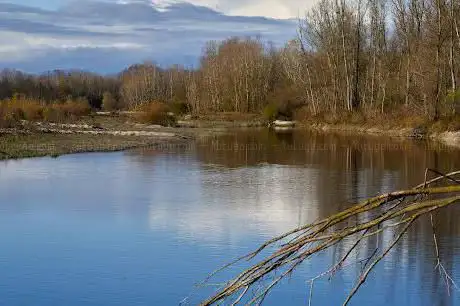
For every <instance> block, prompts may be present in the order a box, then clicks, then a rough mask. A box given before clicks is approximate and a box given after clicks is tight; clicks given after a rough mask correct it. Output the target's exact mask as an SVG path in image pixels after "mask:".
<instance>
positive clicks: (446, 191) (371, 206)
mask: <svg viewBox="0 0 460 306" xmlns="http://www.w3.org/2000/svg"><path fill="white" fill-rule="evenodd" d="M429 172H434V173H435V174H436V175H437V177H435V178H433V179H431V180H427V176H428V173H429ZM446 182H448V184H446ZM459 203H460V171H457V172H453V173H449V174H445V175H444V174H442V173H440V172H438V171H435V170H429V169H428V170H427V172H426V175H425V182H424V183H423V184H421V185H419V186H416V187H414V188H413V189H410V190H402V191H397V192H392V193H388V194H383V195H380V196H377V197H374V198H371V199H368V200H366V201H363V202H361V203H359V204H357V205H355V206H352V207H351V208H348V209H346V210H344V211H341V212H339V213H337V214H335V215H332V216H330V217H328V218H326V219H323V220H319V221H317V222H314V223H312V224H308V225H305V226H301V227H298V228H296V229H294V230H292V231H290V232H288V233H285V234H283V235H281V236H279V237H276V238H273V239H271V240H269V241H267V242H266V243H264V244H263V245H262V246H260V247H259V248H258V249H257V250H255V251H254V252H252V253H250V254H248V255H245V256H243V257H241V258H239V259H237V260H236V261H234V262H232V263H230V264H228V265H226V266H224V267H222V268H221V269H219V270H217V271H215V272H214V273H212V274H211V275H210V276H209V277H208V279H206V281H205V283H206V282H209V281H210V279H211V278H213V277H214V276H215V275H216V274H217V273H219V272H221V271H222V270H224V269H227V268H229V267H230V266H232V265H234V264H236V263H237V262H239V261H242V260H254V259H255V257H256V256H258V255H260V254H261V252H262V251H270V253H269V255H268V256H267V257H265V258H263V259H262V260H260V261H259V262H258V263H256V264H255V265H253V266H252V267H250V268H248V269H247V270H245V271H242V272H241V273H240V274H239V275H237V276H236V277H235V278H234V279H232V280H230V281H229V282H228V283H226V284H225V285H224V286H223V287H222V288H221V289H220V290H219V291H217V292H216V294H215V295H214V296H212V297H210V298H209V299H207V300H206V301H204V302H203V303H202V304H201V305H214V304H220V303H223V302H225V303H226V304H227V303H229V304H231V305H237V304H247V305H253V304H257V305H259V304H261V303H262V302H263V301H264V299H265V297H266V296H267V294H269V292H270V291H271V290H272V289H273V287H275V286H276V285H277V284H279V282H280V281H281V280H283V279H284V278H285V277H287V276H289V275H291V274H292V273H293V272H294V271H295V269H296V268H298V267H299V266H300V265H301V264H302V263H303V262H304V261H306V260H308V259H309V258H310V257H311V256H312V255H314V254H318V253H321V252H323V251H325V250H326V249H329V248H331V247H334V246H337V245H339V244H340V243H342V242H343V241H344V240H345V239H354V241H355V242H354V243H353V244H352V246H351V247H349V249H348V252H346V254H345V255H344V256H343V257H342V258H341V259H340V260H339V261H338V262H336V263H335V264H334V265H333V266H332V267H331V268H330V269H329V270H327V271H324V273H322V274H320V275H318V276H316V277H314V278H312V279H311V280H310V299H309V304H311V296H312V293H313V285H314V281H315V280H318V279H320V278H323V277H332V276H333V275H334V274H335V273H336V272H337V271H339V270H341V269H343V268H344V265H345V262H346V261H347V259H348V257H349V256H350V255H351V254H352V253H353V251H355V250H358V249H359V245H360V243H361V242H363V241H364V240H366V239H370V238H372V237H376V236H378V235H380V234H382V233H383V232H385V231H387V230H391V231H395V230H396V234H395V236H394V239H393V241H391V242H389V243H388V244H387V245H385V246H383V247H382V246H381V247H380V248H379V249H376V250H375V252H374V254H373V255H372V256H371V257H370V258H367V259H366V260H365V261H363V262H364V269H363V272H362V274H361V275H360V277H359V278H358V279H357V281H356V284H355V286H354V287H353V289H352V290H351V291H350V293H349V294H348V296H347V298H346V299H345V301H344V302H343V305H348V304H349V302H350V300H351V299H352V298H353V296H354V295H355V294H356V293H357V291H358V290H359V288H360V287H361V285H362V284H363V283H364V282H365V281H366V278H367V277H368V275H369V273H370V272H371V271H372V270H373V269H374V267H375V266H376V265H377V264H378V263H379V262H380V261H382V260H383V259H384V257H385V256H386V255H387V254H388V253H389V252H390V251H391V250H392V249H393V248H394V247H395V246H396V245H397V243H398V242H399V241H400V240H401V238H402V237H403V236H404V234H405V233H406V232H407V230H408V229H409V228H410V227H411V225H413V224H414V222H415V221H416V220H417V219H419V218H420V217H421V216H429V217H430V220H431V223H432V227H433V240H434V247H435V250H436V254H437V263H438V265H437V267H436V268H437V269H438V271H439V272H440V274H441V276H442V278H443V279H444V280H445V282H446V283H447V285H448V287H449V288H450V287H456V284H455V282H454V280H453V279H452V278H451V277H450V276H449V274H448V273H447V271H446V269H444V266H443V265H442V263H441V259H440V258H439V250H438V243H437V238H436V233H435V228H434V225H433V224H434V223H433V215H432V213H433V212H435V211H437V210H439V209H442V208H445V207H448V206H450V205H453V204H459Z"/></svg>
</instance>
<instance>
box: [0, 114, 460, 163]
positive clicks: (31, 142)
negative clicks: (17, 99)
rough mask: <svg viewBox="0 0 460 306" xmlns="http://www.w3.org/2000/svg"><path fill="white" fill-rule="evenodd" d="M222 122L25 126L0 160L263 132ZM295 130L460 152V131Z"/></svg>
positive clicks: (4, 143) (7, 135) (321, 126)
mask: <svg viewBox="0 0 460 306" xmlns="http://www.w3.org/2000/svg"><path fill="white" fill-rule="evenodd" d="M218 119H219V118H218V117H206V118H195V119H193V120H190V119H189V120H183V121H180V120H179V121H178V125H177V126H176V127H162V126H158V125H147V124H139V123H135V122H131V121H129V120H127V119H126V117H123V116H89V117H86V118H82V119H81V120H79V121H77V122H73V123H67V124H57V123H46V122H22V125H21V126H19V127H16V128H13V129H3V130H0V160H2V159H18V158H27V157H40V156H60V155H63V154H72V153H82V152H111V151H122V150H128V149H135V148H143V147H152V146H156V145H180V144H184V143H187V142H189V141H193V140H194V139H196V138H198V137H206V136H209V135H215V134H219V133H227V132H228V131H232V130H236V129H240V128H260V127H266V126H267V125H266V124H265V123H264V122H263V120H262V119H260V118H257V117H253V118H247V117H245V118H240V120H238V119H234V118H232V120H228V118H221V119H227V120H218ZM295 129H309V130H315V131H320V132H324V133H339V134H340V133H342V134H361V135H381V136H390V137H402V138H418V139H428V140H430V141H436V142H440V143H442V144H443V145H448V146H452V147H459V148H460V131H456V132H454V131H452V132H446V131H440V132H437V131H433V130H430V129H420V128H409V127H399V128H396V127H393V128H390V127H382V126H380V127H379V126H369V125H358V124H355V125H353V124H327V123H320V122H306V121H303V122H297V124H296V126H295Z"/></svg>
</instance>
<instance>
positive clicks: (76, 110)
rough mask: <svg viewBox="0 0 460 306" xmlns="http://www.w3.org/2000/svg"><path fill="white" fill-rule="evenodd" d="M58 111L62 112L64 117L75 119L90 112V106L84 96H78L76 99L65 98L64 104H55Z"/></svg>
mask: <svg viewBox="0 0 460 306" xmlns="http://www.w3.org/2000/svg"><path fill="white" fill-rule="evenodd" d="M56 107H57V109H58V111H60V112H63V113H64V117H65V118H71V119H75V118H78V117H82V116H86V115H89V114H90V113H91V106H90V105H89V102H88V100H87V99H85V98H78V99H77V100H67V102H65V103H64V104H61V105H59V104H57V105H56Z"/></svg>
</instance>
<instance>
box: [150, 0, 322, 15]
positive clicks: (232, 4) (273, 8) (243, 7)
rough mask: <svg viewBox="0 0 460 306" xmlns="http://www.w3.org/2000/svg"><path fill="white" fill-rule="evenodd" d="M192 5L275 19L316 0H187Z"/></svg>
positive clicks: (163, 3)
mask: <svg viewBox="0 0 460 306" xmlns="http://www.w3.org/2000/svg"><path fill="white" fill-rule="evenodd" d="M178 2H181V1H177V0H153V3H154V5H157V6H159V7H167V6H168V5H170V4H171V3H178ZM186 2H189V3H192V4H194V5H201V6H206V7H209V8H212V9H215V10H218V11H220V12H222V13H224V14H228V15H234V16H263V17H270V18H277V19H287V18H297V17H299V16H303V15H304V13H305V10H307V9H308V8H310V7H311V6H312V5H313V4H314V3H316V2H317V0H307V1H305V0H188V1H186Z"/></svg>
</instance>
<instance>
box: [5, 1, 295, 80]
mask: <svg viewBox="0 0 460 306" xmlns="http://www.w3.org/2000/svg"><path fill="white" fill-rule="evenodd" d="M271 1H276V0H271ZM198 2H199V1H198ZM196 4H200V3H196ZM202 4H205V3H202ZM159 5H160V7H161V8H162V9H161V10H158V9H156V6H155V5H153V4H152V3H151V2H150V1H148V0H137V1H136V0H130V1H128V0H124V2H118V3H117V2H104V1H96V0H80V1H78V2H72V3H69V4H67V5H65V6H63V7H61V8H59V9H58V10H57V11H51V10H43V9H38V8H32V7H25V6H18V5H11V4H8V3H2V2H0V17H1V18H0V39H1V40H2V41H7V42H8V44H6V45H3V46H2V47H0V66H4V67H8V68H19V69H23V70H26V71H37V70H38V71H43V70H49V69H55V68H60V69H64V68H69V67H70V68H80V69H85V70H104V71H105V72H115V71H118V70H120V69H123V68H125V67H126V66H127V65H130V64H133V63H134V62H140V61H143V60H153V61H156V62H158V63H160V64H172V63H179V64H193V63H196V62H197V59H198V57H199V55H200V53H201V51H202V48H203V46H204V44H205V42H206V41H209V40H223V39H226V38H228V37H230V36H248V35H249V36H256V35H257V36H259V35H260V36H261V37H262V38H263V39H264V40H267V41H273V42H274V43H275V44H283V43H284V42H285V41H287V40H288V39H290V38H291V37H293V36H294V35H295V29H296V22H295V21H292V20H275V19H266V18H261V17H236V16H229V15H225V14H222V13H219V12H216V11H214V10H211V9H209V8H206V7H199V6H195V5H193V4H190V3H184V2H178V1H175V0H167V1H164V0H162V2H161V3H160V4H159ZM235 7H236V6H235ZM254 10H257V7H255V8H254ZM101 56H102V57H103V58H101ZM56 66H57V67H56Z"/></svg>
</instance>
